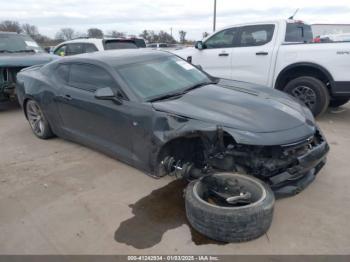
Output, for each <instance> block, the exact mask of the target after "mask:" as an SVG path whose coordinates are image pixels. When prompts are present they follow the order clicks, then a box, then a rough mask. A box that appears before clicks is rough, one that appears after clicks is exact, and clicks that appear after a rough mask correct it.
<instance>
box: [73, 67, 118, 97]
mask: <svg viewBox="0 0 350 262" xmlns="http://www.w3.org/2000/svg"><path fill="white" fill-rule="evenodd" d="M69 85H70V86H73V87H76V88H79V89H83V90H87V91H91V92H94V91H96V90H97V89H99V88H102V87H112V88H113V87H114V86H115V85H116V84H115V82H114V80H113V78H112V77H111V76H110V75H109V74H108V73H107V72H106V71H105V70H104V69H103V68H101V67H98V66H95V65H89V64H71V66H70V74H69Z"/></svg>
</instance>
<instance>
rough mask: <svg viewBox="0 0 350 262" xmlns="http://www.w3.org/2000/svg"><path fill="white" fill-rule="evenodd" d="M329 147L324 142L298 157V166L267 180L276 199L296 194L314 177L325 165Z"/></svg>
mask: <svg viewBox="0 0 350 262" xmlns="http://www.w3.org/2000/svg"><path fill="white" fill-rule="evenodd" d="M328 152H329V146H328V144H327V142H326V141H325V140H324V141H323V142H322V143H320V144H319V145H317V146H315V147H313V148H312V149H310V150H309V151H308V152H307V153H305V154H304V155H301V156H298V157H297V161H298V164H297V165H296V166H293V167H292V168H290V169H287V170H286V171H284V172H282V173H280V174H277V175H275V176H273V177H270V178H269V183H270V186H271V188H272V190H273V191H274V193H275V196H276V197H277V198H281V197H287V196H292V195H295V194H298V193H299V192H300V191H302V190H303V189H304V188H306V187H307V186H308V185H309V184H310V183H311V182H312V181H313V180H314V179H315V177H316V175H317V174H318V172H319V171H320V170H321V169H322V167H323V166H324V165H325V163H326V158H327V153H328Z"/></svg>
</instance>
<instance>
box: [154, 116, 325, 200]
mask: <svg viewBox="0 0 350 262" xmlns="http://www.w3.org/2000/svg"><path fill="white" fill-rule="evenodd" d="M184 122H186V121H185V120H184ZM186 128H188V129H189V130H186ZM183 129H185V130H186V131H185V132H183V133H182V135H180V133H181V130H182V131H183ZM199 130H200V129H199ZM174 133H175V134H174ZM230 133H232V132H231V130H226V128H225V127H221V126H215V127H213V128H212V129H210V128H208V127H206V128H203V129H202V130H201V131H195V130H192V131H191V128H190V127H188V126H187V125H185V124H184V125H182V128H180V131H179V130H177V132H170V134H172V135H173V136H177V138H175V139H172V140H171V141H170V142H169V143H167V144H165V145H164V146H163V147H162V150H161V152H159V155H158V163H159V165H158V169H157V172H156V173H157V175H158V176H164V175H172V176H176V177H178V178H185V179H188V180H192V179H198V178H200V177H203V176H207V175H211V174H213V173H215V172H218V171H229V172H237V173H241V174H247V175H252V176H255V177H257V178H259V179H261V180H263V181H264V182H266V183H267V184H269V185H270V187H271V188H272V189H273V191H274V192H275V195H276V196H277V197H285V196H291V195H295V194H297V193H299V192H300V191H301V190H303V189H304V188H305V187H307V186H308V185H309V184H310V183H311V182H312V181H313V180H314V178H315V176H316V174H317V173H318V172H319V171H320V169H321V168H322V167H323V166H324V164H325V162H326V155H327V153H328V151H329V146H328V144H327V142H326V140H325V138H324V137H323V135H322V133H321V132H320V131H319V129H317V128H315V132H314V134H313V135H312V136H308V137H307V138H304V139H301V140H300V141H298V142H295V143H286V144H282V145H272V146H270V145H251V144H243V143H240V141H236V140H235V139H234V137H233V136H232V135H231V134H230ZM168 135H169V133H168Z"/></svg>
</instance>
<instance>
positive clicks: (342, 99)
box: [329, 97, 350, 107]
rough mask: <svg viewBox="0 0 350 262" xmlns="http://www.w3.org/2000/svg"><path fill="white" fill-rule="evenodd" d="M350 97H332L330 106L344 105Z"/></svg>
mask: <svg viewBox="0 0 350 262" xmlns="http://www.w3.org/2000/svg"><path fill="white" fill-rule="evenodd" d="M349 100H350V97H337V98H332V99H331V101H330V103H329V106H330V107H339V106H342V105H345V104H346V103H347V102H349Z"/></svg>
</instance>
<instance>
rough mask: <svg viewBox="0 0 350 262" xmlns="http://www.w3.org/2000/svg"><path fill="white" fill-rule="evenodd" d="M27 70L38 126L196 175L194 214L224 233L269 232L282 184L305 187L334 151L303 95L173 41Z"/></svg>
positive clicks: (157, 167)
mask: <svg viewBox="0 0 350 262" xmlns="http://www.w3.org/2000/svg"><path fill="white" fill-rule="evenodd" d="M17 79H18V80H17V82H18V91H17V93H18V97H19V101H20V104H21V105H22V107H23V109H24V113H25V116H26V118H27V119H28V121H29V124H30V126H31V128H32V130H33V132H34V134H35V135H36V136H38V137H39V138H43V139H47V138H50V137H52V136H54V135H57V136H59V137H62V138H65V139H68V140H72V141H75V142H78V143H81V144H83V145H86V146H89V147H92V148H95V149H97V150H99V151H102V152H104V153H106V154H108V155H111V156H113V157H116V158H118V159H120V160H122V161H124V162H126V163H128V164H130V165H132V166H134V167H136V168H138V169H141V170H143V171H144V172H146V173H148V174H150V175H152V176H154V177H162V176H165V175H171V176H175V177H177V178H184V179H187V180H189V181H195V182H191V183H190V185H189V187H188V189H187V191H186V208H187V215H188V218H189V221H190V222H191V224H192V225H193V226H194V227H195V228H196V229H197V230H198V231H200V232H202V233H203V234H206V235H208V236H209V237H211V238H214V239H218V240H221V241H244V240H249V239H252V238H256V237H258V236H260V235H261V234H263V233H264V232H265V231H266V230H267V229H268V227H269V226H270V223H271V219H272V211H273V202H274V196H273V194H272V192H271V189H272V191H274V193H275V195H276V196H277V197H281V196H289V195H293V194H296V193H298V192H300V191H301V190H302V189H304V188H305V187H306V186H307V185H308V184H310V183H311V182H312V181H313V180H314V178H315V176H316V174H317V173H318V172H319V171H320V170H321V168H322V167H323V166H324V164H325V162H326V155H327V153H328V151H329V147H328V144H327V142H326V140H325V138H324V136H323V134H322V132H321V130H320V129H319V128H318V126H317V125H316V124H315V121H314V118H313V116H312V114H311V112H310V111H309V109H308V108H306V107H305V106H304V105H302V103H299V102H298V101H297V100H295V99H294V98H292V97H290V96H289V95H287V94H285V93H282V92H279V91H276V90H273V89H270V88H265V87H263V86H256V85H253V84H248V83H244V82H238V81H231V80H225V79H217V78H214V77H211V76H209V75H208V74H206V73H205V72H203V71H201V70H199V69H198V68H196V67H195V66H193V65H191V64H189V63H187V62H186V61H184V60H182V59H181V58H179V57H177V56H175V55H173V54H170V53H167V52H162V51H147V50H122V51H119V50H118V51H107V52H100V53H93V54H84V55H78V56H74V57H67V58H63V59H60V60H57V61H54V62H51V63H49V64H47V65H44V66H35V67H31V68H27V69H24V70H22V71H21V72H20V73H19V74H18V77H17ZM218 173H219V174H218ZM233 173H236V174H237V175H235V174H233ZM230 174H233V175H232V176H231V175H230ZM260 181H263V182H260ZM219 207H220V208H221V209H219ZM253 207H254V208H253ZM220 210H221V211H220ZM238 211H239V212H245V213H244V214H245V216H242V213H238V216H237V212H238ZM220 212H221V213H220ZM247 216H249V217H248V218H247ZM205 217H206V218H207V219H206V218H205ZM242 219H244V221H243V220H242ZM235 223H236V224H235ZM237 223H238V224H237ZM242 228H243V229H244V230H242Z"/></svg>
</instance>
